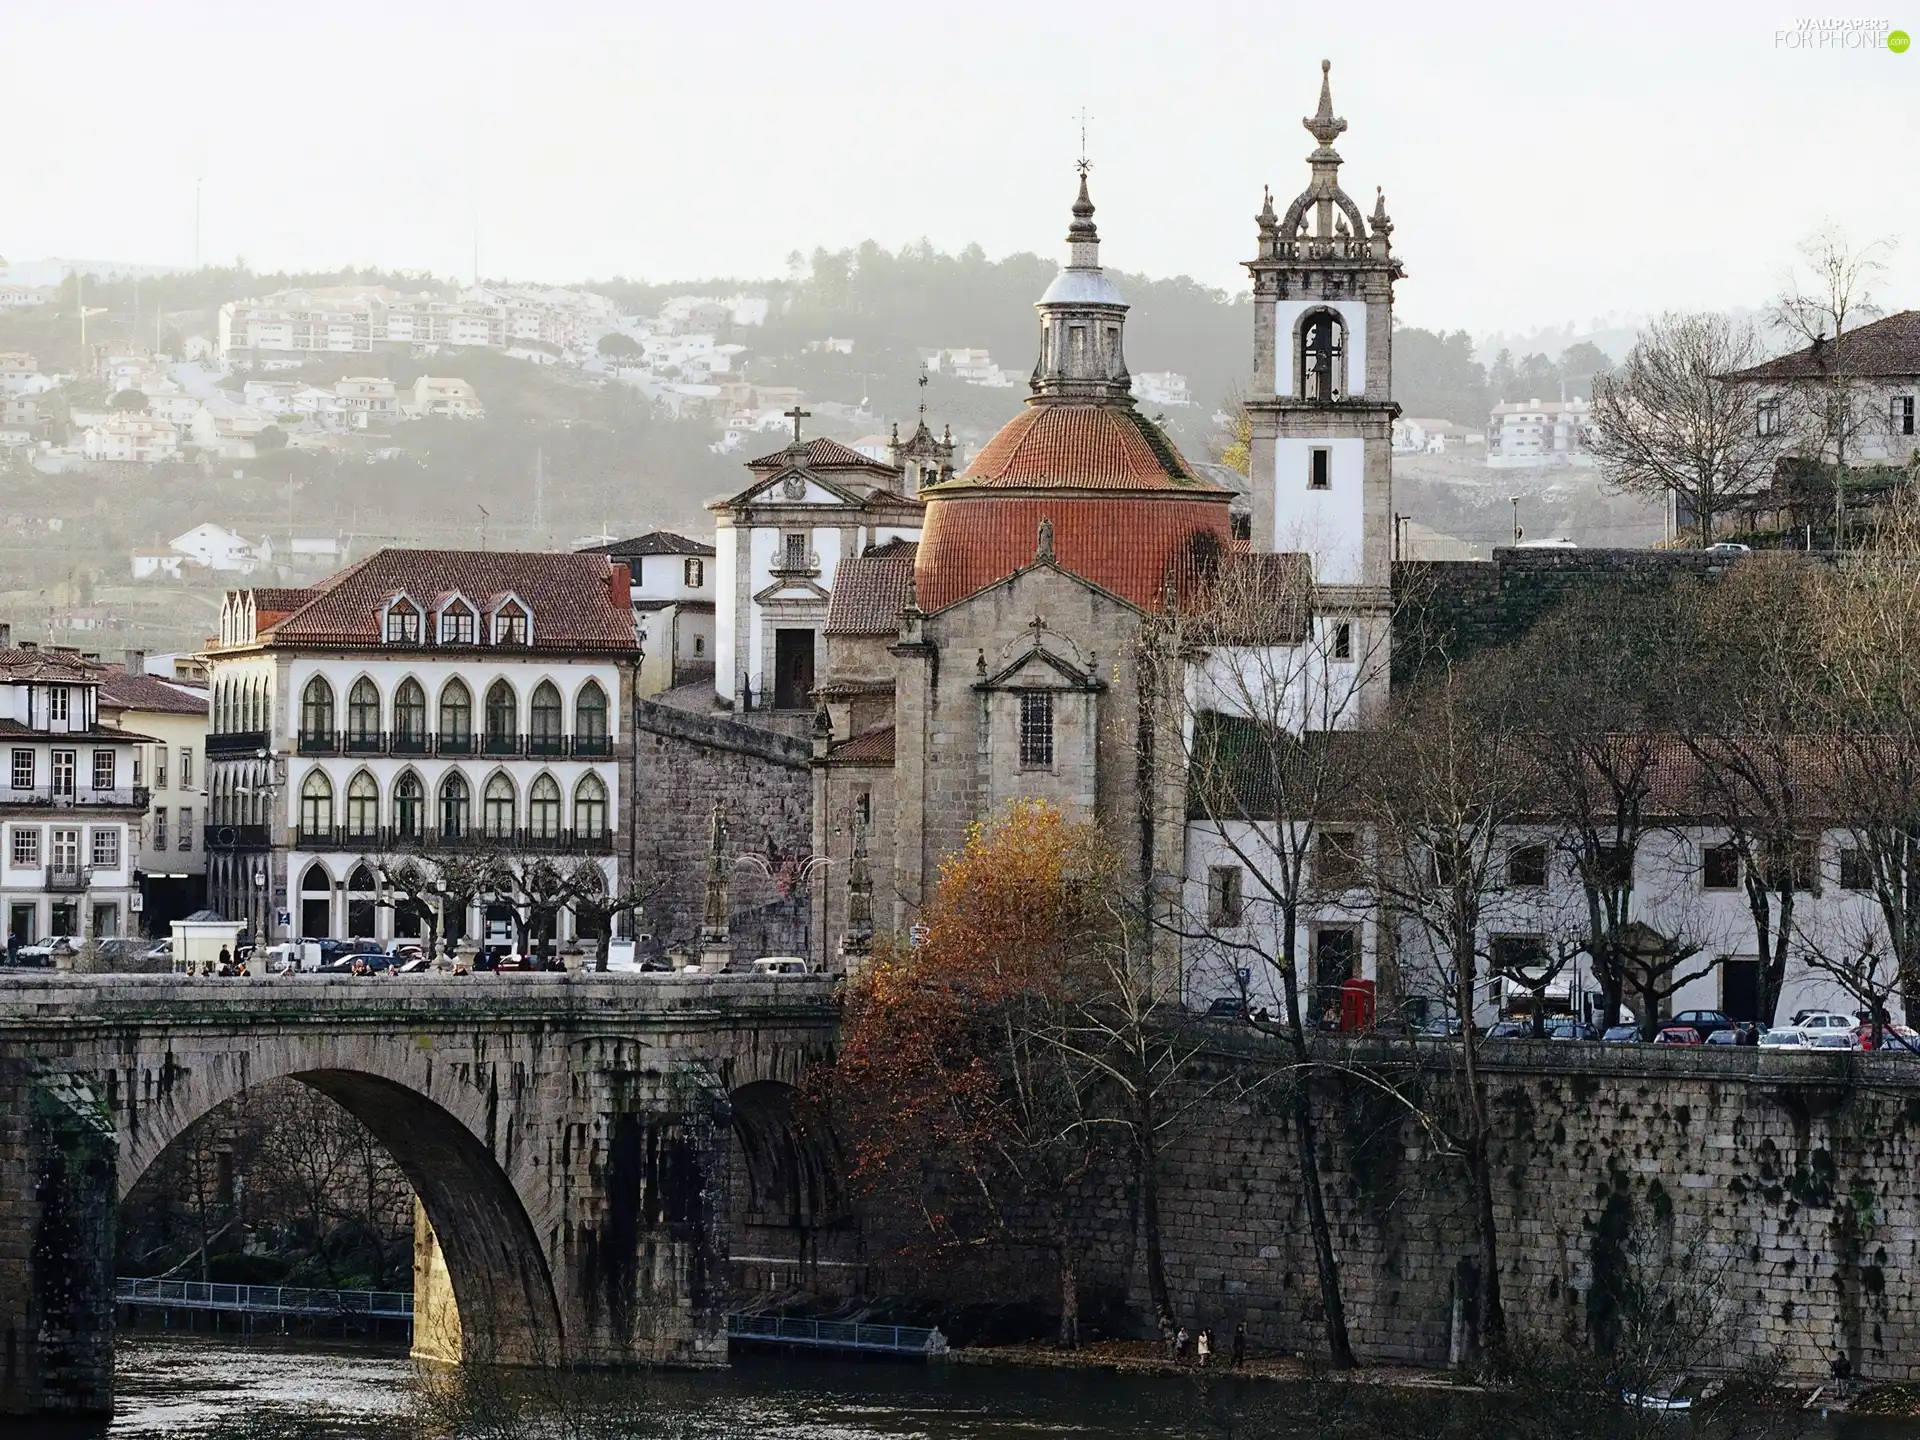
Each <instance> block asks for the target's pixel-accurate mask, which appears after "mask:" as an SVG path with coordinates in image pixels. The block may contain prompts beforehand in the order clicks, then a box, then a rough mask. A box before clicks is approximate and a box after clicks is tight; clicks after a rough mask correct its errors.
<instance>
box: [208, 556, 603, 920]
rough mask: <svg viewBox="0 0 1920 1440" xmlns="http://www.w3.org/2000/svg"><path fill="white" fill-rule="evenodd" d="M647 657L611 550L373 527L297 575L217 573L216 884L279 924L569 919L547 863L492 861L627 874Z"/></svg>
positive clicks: (211, 797)
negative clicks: (325, 563)
mask: <svg viewBox="0 0 1920 1440" xmlns="http://www.w3.org/2000/svg"><path fill="white" fill-rule="evenodd" d="M636 660H637V651H636V646H635V643H634V629H633V612H632V605H631V598H630V593H629V582H628V573H627V570H626V567H625V566H623V565H621V564H619V563H617V562H616V561H613V560H612V559H610V558H609V557H608V556H605V555H596V554H578V555H553V554H514V553H489V552H472V551H437V550H383V551H380V552H379V553H378V554H376V555H373V556H372V557H370V558H369V559H367V560H365V561H362V562H361V563H360V564H359V565H356V566H354V567H353V568H351V569H349V570H346V571H344V572H342V573H341V574H339V575H336V576H334V577H332V578H330V579H328V580H326V581H324V582H322V583H321V584H319V585H316V586H314V587H313V588H311V589H308V590H268V589H259V590H236V591H231V592H229V593H228V595H227V597H226V600H225V602H224V604H223V606H222V610H221V621H220V635H219V638H218V642H217V643H216V644H213V645H210V646H209V648H208V652H207V661H208V666H209V671H210V688H209V697H210V706H211V715H210V725H209V735H208V739H207V784H208V794H207V816H208V823H207V832H206V847H207V858H208V903H209V904H210V905H212V906H213V907H214V908H216V909H218V910H220V911H221V913H223V914H225V915H228V916H230V917H232V918H235V919H239V920H244V921H246V922H247V923H248V925H249V927H250V928H251V929H252V930H253V931H254V933H255V934H259V935H264V936H265V937H266V938H268V939H276V940H277V939H282V938H290V937H294V936H298V937H303V938H320V937H323V936H335V937H340V938H370V939H388V938H392V937H395V936H406V935H420V934H425V933H437V934H439V935H441V936H442V937H445V938H452V939H465V940H468V941H473V942H481V941H492V942H495V943H502V944H515V943H518V942H520V941H525V940H533V941H536V942H537V941H542V940H553V941H560V942H564V941H566V940H569V939H572V938H574V937H575V936H576V935H578V934H579V933H580V925H579V919H578V916H577V915H576V914H575V913H574V912H573V910H572V908H571V907H570V906H569V905H567V904H566V903H565V901H564V900H562V901H561V903H559V904H553V903H549V902H550V900H551V899H552V897H553V895H554V894H555V893H556V892H555V890H554V888H553V886H552V885H551V883H548V884H547V885H545V886H544V887H537V886H536V887H522V886H518V885H516V884H515V883H503V882H511V881H512V877H515V876H521V877H524V876H526V875H527V874H529V873H530V870H531V868H532V867H534V865H535V863H536V862H539V861H545V862H548V866H547V873H548V876H549V881H550V879H551V876H552V875H554V874H557V875H559V876H561V877H562V878H565V879H567V880H569V881H570V882H573V883H576V884H578V883H584V874H583V867H589V866H590V867H595V868H597V869H598V871H599V872H600V874H601V875H602V877H603V878H604V882H605V886H606V889H607V891H609V892H612V891H615V890H617V889H618V888H619V886H620V883H621V879H622V875H623V864H622V861H623V859H624V857H625V856H626V847H625V845H624V835H625V830H626V827H625V825H624V823H623V821H622V818H621V816H622V799H623V796H624V793H625V782H624V779H623V776H624V775H625V774H626V773H627V772H626V769H625V761H626V757H627V755H628V754H629V752H630V748H631V747H630V745H629V744H628V740H627V736H626V734H625V730H624V727H623V725H622V723H621V716H622V715H623V714H624V713H625V711H626V709H627V708H628V697H630V696H631V694H632V688H631V687H632V678H633V677H632V670H633V666H634V664H635V662H636ZM409 862H412V863H411V865H409ZM489 866H492V867H493V869H492V870H491V871H490V872H489V870H488V867H489ZM501 867H505V868H504V870H503V869H502V868H501ZM483 873H491V874H492V875H493V877H494V880H493V882H492V883H489V884H484V885H481V886H478V887H477V888H476V887H475V886H474V883H473V882H474V881H475V879H476V877H479V876H481V875H482V874H483ZM423 876H424V877H426V879H427V881H428V883H426V884H422V883H420V881H421V877H423Z"/></svg>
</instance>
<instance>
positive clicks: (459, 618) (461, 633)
mask: <svg viewBox="0 0 1920 1440" xmlns="http://www.w3.org/2000/svg"><path fill="white" fill-rule="evenodd" d="M475 638H476V627H475V622H474V615H473V611H471V610H469V609H468V608H467V607H466V606H465V605H457V604H456V605H449V606H448V607H447V608H446V609H445V610H443V611H441V612H440V643H441V644H442V645H471V644H473V642H474V640H475Z"/></svg>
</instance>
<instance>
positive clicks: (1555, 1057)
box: [869, 1027, 1920, 1383]
mask: <svg viewBox="0 0 1920 1440" xmlns="http://www.w3.org/2000/svg"><path fill="white" fill-rule="evenodd" d="M1222 1037H1223V1038H1222V1041H1221V1045H1220V1050H1219V1053H1218V1054H1217V1055H1216V1056H1215V1057H1214V1058H1213V1059H1212V1060H1210V1061H1209V1065H1210V1066H1211V1067H1212V1068H1211V1069H1210V1071H1209V1073H1208V1075H1207V1077H1206V1078H1207V1080H1208V1081H1209V1083H1211V1082H1214V1081H1217V1080H1218V1079H1219V1078H1220V1077H1221V1076H1222V1075H1223V1074H1227V1073H1232V1075H1233V1083H1232V1084H1231V1085H1230V1086H1228V1087H1226V1089H1225V1090H1222V1091H1217V1092H1215V1093H1214V1094H1213V1097H1212V1098H1209V1099H1203V1100H1200V1101H1198V1102H1197V1104H1196V1107H1195V1108H1194V1109H1193V1110H1191V1111H1190V1112H1188V1113H1187V1114H1186V1115H1184V1116H1183V1117H1182V1118H1181V1121H1180V1123H1179V1124H1178V1126H1177V1127H1176V1128H1175V1134H1174V1138H1173V1140H1172V1143H1171V1146H1170V1149H1169V1151H1168V1153H1167V1155H1166V1161H1165V1165H1164V1168H1163V1171H1162V1184H1161V1211H1162V1216H1163V1240H1164V1245H1165V1252H1166V1262H1167V1267H1168V1273H1169V1280H1170V1283H1171V1286H1172V1290H1173V1293H1174V1297H1175V1305H1176V1309H1177V1311H1178V1315H1179V1319H1180V1322H1181V1323H1182V1324H1184V1325H1187V1326H1188V1327H1189V1328H1194V1327H1196V1326H1199V1327H1209V1328H1211V1329H1212V1330H1213V1331H1214V1332H1215V1334H1216V1337H1218V1336H1225V1335H1231V1334H1232V1332H1233V1329H1234V1326H1235V1325H1237V1324H1239V1323H1240V1322H1242V1321H1244V1322H1245V1323H1246V1325H1247V1330H1248V1334H1249V1337H1250V1339H1251V1340H1252V1342H1253V1344H1254V1345H1255V1346H1256V1347H1257V1348H1259V1349H1264V1350H1280V1351H1298V1350H1316V1349H1318V1348H1319V1346H1320V1344H1321V1339H1322V1332H1321V1328H1320V1312H1319V1289H1318V1284H1317V1281H1316V1279H1315V1267H1314V1261H1313V1254H1312V1248H1311V1237H1310V1235H1309V1234H1308V1230H1307V1222H1306V1217H1305V1207H1304V1204H1303V1199H1302V1195H1301V1192H1300V1187H1299V1185H1298V1182H1297V1178H1296V1177H1297V1173H1298V1166H1297V1163H1296V1160H1295V1150H1294V1145H1293V1139H1292V1135H1291V1131H1290V1127H1289V1124H1288V1120H1287V1113H1288V1100H1287V1098H1286V1094H1285V1092H1284V1090H1283V1089H1282V1088H1281V1081H1280V1079H1279V1077H1278V1072H1279V1069H1280V1065H1281V1054H1280V1051H1279V1050H1278V1048H1277V1042H1275V1048H1272V1049H1268V1048H1267V1047H1268V1042H1267V1041H1266V1040H1265V1039H1264V1038H1263V1037H1258V1036H1253V1035H1239V1034H1236V1033H1234V1032H1232V1031H1230V1030H1228V1029H1226V1028H1224V1027H1223V1031H1222ZM1332 1048H1333V1049H1335V1050H1337V1051H1338V1053H1331V1054H1329V1055H1328V1056H1327V1057H1326V1058H1328V1059H1329V1060H1334V1061H1337V1062H1347V1061H1356V1060H1365V1061H1368V1062H1370V1063H1373V1064H1376V1065H1377V1066H1378V1067H1379V1069H1378V1073H1380V1074H1382V1075H1384V1076H1387V1077H1388V1078H1391V1079H1393V1080H1394V1081H1395V1082H1396V1083H1399V1084H1402V1085H1404V1086H1406V1087H1408V1089H1409V1091H1410V1093H1411V1094H1413V1095H1414V1096H1415V1097H1417V1099H1418V1100H1419V1102H1420V1104H1421V1105H1422V1106H1423V1107H1425V1108H1426V1109H1427V1110H1429V1111H1444V1109H1445V1108H1446V1106H1447V1104H1448V1103H1449V1097H1450V1096H1451V1095H1452V1094H1453V1080H1452V1071H1451V1069H1450V1068H1449V1067H1450V1066H1451V1065H1453V1064H1455V1063H1457V1061H1456V1059H1455V1058H1454V1057H1455V1055H1456V1054H1457V1052H1455V1051H1454V1050H1453V1049H1452V1047H1449V1046H1436V1045H1424V1044H1423V1045H1422V1046H1421V1047H1420V1048H1419V1051H1418V1054H1419V1056H1420V1059H1419V1060H1418V1061H1417V1062H1416V1061H1413V1060H1411V1059H1410V1057H1411V1056H1413V1055H1414V1054H1415V1053H1416V1052H1414V1051H1412V1050H1409V1049H1408V1048H1406V1047H1404V1046H1402V1047H1399V1048H1397V1049H1396V1048H1395V1047H1390V1046H1385V1045H1381V1046H1377V1047H1373V1048H1372V1049H1370V1050H1367V1051H1360V1050H1358V1049H1355V1048H1351V1047H1347V1046H1342V1045H1338V1044H1337V1042H1336V1045H1335V1046H1334V1047H1332ZM1262 1052H1264V1055H1263V1053H1262ZM1487 1060H1488V1066H1489V1070H1490V1078H1489V1082H1488V1083H1489V1092H1490V1096H1491V1101H1492V1110H1493V1114H1494V1116H1495V1122H1496V1128H1497V1131H1498V1138H1497V1142H1496V1145H1495V1151H1494V1158H1495V1174H1496V1182H1495V1206H1496V1210H1497V1213H1498V1216H1499V1225H1500V1234H1501V1244H1502V1250H1501V1286H1502V1292H1503V1295H1504V1299H1505V1302H1506V1308H1507V1315H1508V1319H1509V1327H1510V1329H1511V1331H1512V1333H1513V1334H1514V1336H1515V1337H1516V1338H1517V1339H1519V1340H1520V1341H1521V1342H1522V1343H1523V1344H1524V1343H1528V1342H1533V1343H1555V1344H1558V1343H1569V1342H1571V1343H1583V1342H1584V1341H1585V1340H1586V1339H1587V1337H1588V1336H1589V1335H1590V1333H1591V1331H1592V1327H1593V1326H1594V1324H1595V1323H1596V1321H1599V1322H1601V1323H1604V1319H1605V1312H1606V1307H1607V1299H1606V1291H1605V1289H1604V1287H1603V1288H1602V1291H1601V1293H1600V1294H1598V1295H1596V1293H1595V1277H1596V1273H1598V1274H1600V1275H1603V1276H1604V1275H1606V1274H1608V1273H1610V1272H1611V1273H1615V1274H1618V1273H1620V1267H1622V1266H1623V1265H1625V1264H1627V1263H1628V1262H1629V1261H1630V1260H1631V1259H1633V1258H1634V1254H1633V1253H1630V1252H1635V1253H1638V1255H1639V1258H1640V1259H1642V1260H1643V1261H1645V1262H1648V1263H1653V1264H1658V1263H1659V1262H1660V1261H1661V1259H1662V1256H1663V1255H1664V1254H1666V1253H1668V1252H1667V1251H1665V1250H1663V1249H1662V1248H1661V1247H1670V1254H1671V1256H1673V1257H1684V1258H1690V1259H1691V1261H1692V1262H1693V1263H1694V1265H1695V1266H1696V1267H1697V1272H1698V1273H1699V1274H1700V1275H1702V1276H1703V1277H1705V1279H1706V1280H1707V1281H1709V1282H1710V1283H1714V1284H1717V1285H1719V1286H1720V1287H1721V1288H1722V1291H1723V1298H1722V1302H1721V1303H1722V1304H1723V1306H1724V1316H1725V1338H1726V1342H1727V1347H1726V1352H1725V1355H1724V1357H1723V1358H1724V1360H1725V1362H1726V1363H1728V1364H1737V1363H1741V1362H1761V1363H1765V1364H1768V1365H1770V1366H1772V1367H1773V1368H1775V1369H1776V1370H1777V1371H1778V1372H1779V1373H1780V1374H1781V1375H1782V1376H1784V1377H1787V1378H1789V1379H1791V1380H1794V1381H1807V1382H1817V1381H1819V1380H1823V1379H1825V1378H1827V1375H1828V1367H1829V1364H1830V1362H1831V1361H1832V1359H1833V1357H1834V1356H1835V1355H1836V1354H1839V1353H1842V1352H1845V1353H1847V1354H1848V1355H1849V1356H1850V1357H1851V1358H1852V1361H1853V1364H1854V1368H1855V1371H1856V1373H1857V1374H1859V1375H1861V1376H1862V1377H1864V1378H1866V1379H1868V1380H1873V1381H1902V1382H1907V1383H1912V1382H1915V1381H1920V1292H1916V1290H1915V1288H1914V1287H1913V1285H1912V1284H1911V1278H1910V1277H1912V1276H1913V1275H1914V1274H1915V1273H1916V1272H1920V1062H1914V1061H1912V1060H1911V1059H1900V1058H1895V1057H1890V1056H1885V1057H1883V1056H1873V1055H1844V1054H1839V1055H1816V1054H1806V1055H1793V1054H1781V1053H1778V1052H1772V1051H1768V1052H1761V1051H1757V1050H1747V1049H1742V1050H1726V1051H1718V1050H1716V1051H1710V1052H1696V1053H1687V1052H1684V1051H1667V1050H1655V1049H1652V1048H1651V1047H1642V1046H1632V1047H1625V1046H1623V1047H1604V1048H1603V1047H1600V1046H1588V1045H1582V1046H1577V1047H1576V1046H1564V1045H1558V1044H1551V1043H1542V1044H1537V1045H1536V1044H1530V1043H1524V1042H1517V1043H1516V1042H1504V1043H1502V1044H1501V1045H1499V1046H1495V1047H1491V1048H1490V1049H1489V1051H1488V1054H1487ZM1326 1073H1327V1074H1328V1075H1330V1076H1331V1077H1333V1078H1328V1079H1325V1080H1323V1081H1322V1082H1321V1083H1320V1085H1319V1087H1318V1088H1317V1091H1316V1096H1317V1101H1318V1104H1317V1109H1318V1112H1319V1115H1320V1119H1321V1125H1322V1130H1321V1135H1322V1141H1323V1144H1322V1165H1323V1167H1325V1170H1326V1174H1327V1187H1328V1192H1329V1198H1330V1202H1331V1206H1332V1210H1333V1218H1334V1224H1335V1230H1336V1245H1337V1248H1338V1251H1339V1259H1340V1268H1341V1275H1342V1280H1343V1286H1344V1298H1345V1301H1346V1306H1347V1314H1348V1323H1349V1327H1350V1330H1351V1333H1352V1340H1353V1344H1354V1347H1355V1349H1356V1351H1357V1352H1358V1353H1359V1354H1360V1356H1361V1357H1362V1359H1363V1360H1367V1361H1376V1362H1397V1363H1410V1364H1417V1365H1425V1366H1445V1365H1447V1364H1448V1363H1449V1360H1450V1342H1451V1339H1452V1334H1453V1297H1454V1287H1455V1277H1456V1275H1457V1274H1458V1273H1459V1268H1460V1263H1461V1262H1462V1261H1463V1260H1464V1259H1467V1258H1469V1257H1471V1256H1472V1255H1474V1253H1475V1245H1474V1241H1473V1238H1472V1232H1471V1214H1470V1211H1469V1207H1468V1196H1467V1187H1466V1184H1465V1180H1464V1175H1463V1172H1462V1169H1461V1165H1460V1162H1458V1161H1457V1160H1454V1159H1451V1158H1449V1157H1448V1156H1446V1155H1444V1154H1442V1153H1439V1151H1438V1147H1437V1146H1436V1144H1435V1142H1434V1140H1433V1139H1432V1137H1431V1136H1430V1135H1428V1134H1427V1133H1424V1132H1423V1130H1422V1128H1421V1126H1420V1125H1419V1124H1417V1123H1416V1122H1415V1121H1414V1120H1413V1119H1412V1118H1411V1117H1410V1115H1409V1112H1408V1111H1407V1109H1406V1108H1404V1107H1403V1106H1402V1105H1400V1104H1399V1103H1398V1102H1397V1101H1395V1100H1393V1099H1390V1098H1388V1097H1387V1096H1386V1095H1384V1094H1383V1093H1382V1092H1381V1091H1380V1090H1379V1089H1378V1088H1376V1087H1373V1086H1371V1085H1366V1084H1363V1083H1360V1082H1359V1081H1357V1080H1354V1079H1350V1078H1349V1079H1344V1080H1343V1079H1341V1078H1339V1077H1338V1072H1337V1070H1332V1069H1330V1070H1329V1071H1328V1072H1326ZM1263 1077H1266V1078H1265V1079H1264V1080H1263ZM1255 1081H1262V1083H1260V1084H1258V1085H1254V1084H1253V1082H1255ZM1249 1087H1251V1088H1249ZM1224 1095H1236V1096H1237V1098H1231V1099H1228V1098H1222V1096H1224ZM1083 1209H1084V1213H1087V1214H1088V1215H1090V1216H1093V1217H1094V1221H1093V1223H1094V1224H1095V1225H1096V1226H1097V1227H1099V1233H1098V1235H1097V1238H1096V1239H1095V1240H1094V1242H1093V1249H1094V1251H1095V1255H1094V1257H1093V1261H1092V1263H1091V1264H1089V1265H1088V1266H1086V1267H1085V1271H1084V1284H1083V1292H1082V1293H1083V1304H1084V1305H1085V1306H1086V1307H1087V1308H1088V1309H1089V1310H1090V1311H1099V1310H1104V1309H1107V1308H1108V1307H1109V1306H1110V1304H1111V1302H1112V1301H1113V1300H1114V1299H1119V1300H1121V1301H1122V1305H1123V1309H1122V1312H1121V1316H1120V1322H1121V1323H1122V1324H1123V1325H1128V1326H1131V1327H1133V1328H1135V1329H1136V1330H1137V1332H1138V1333H1140V1334H1143V1335H1144V1334H1149V1333H1151V1325H1150V1316H1151V1310H1150V1307H1149V1304H1148V1297H1147V1292H1146V1283H1145V1266H1144V1263H1143V1259H1142V1246H1141V1239H1140V1234H1139V1231H1138V1228H1137V1217H1138V1207H1137V1205H1136V1204H1135V1203H1134V1197H1133V1196H1132V1195H1131V1194H1130V1193H1129V1192H1128V1191H1127V1190H1126V1189H1124V1188H1122V1187H1115V1188H1114V1189H1113V1190H1111V1191H1109V1192H1107V1193H1102V1194H1096V1195H1092V1196H1090V1197H1088V1200H1087V1202H1086V1205H1085V1206H1084V1207H1083ZM872 1228H873V1222H871V1221H870V1222H869V1229H870V1231H871V1230H872ZM1649 1244H1650V1245H1652V1246H1653V1247H1654V1250H1653V1252H1652V1253H1648V1252H1647V1251H1646V1248H1645V1247H1646V1246H1647V1245H1649ZM869 1245H870V1247H871V1248H872V1250H873V1251H875V1252H878V1253H888V1252H889V1249H890V1245H891V1242H882V1241H881V1240H880V1239H879V1237H878V1236H877V1235H873V1234H870V1237H869ZM893 1268H894V1274H893V1275H892V1276H891V1277H890V1278H891V1281H892V1283H894V1284H895V1285H899V1286H906V1285H908V1284H910V1283H911V1282H910V1281H909V1280H908V1277H907V1274H906V1272H905V1270H904V1269H903V1268H902V1267H900V1266H899V1265H897V1264H896V1265H895V1266H894V1267H893ZM988 1272H989V1267H988V1266H986V1265H984V1264H983V1263H982V1262H981V1258H980V1257H977V1256H969V1257H968V1259H967V1261H966V1262H965V1265H964V1267H962V1273H959V1274H956V1275H954V1276H952V1277H951V1278H950V1279H948V1280H945V1281H943V1283H944V1284H945V1286H946V1288H945V1289H944V1291H943V1297H944V1298H945V1299H947V1300H948V1302H949V1303H953V1304H958V1303H964V1302H967V1301H973V1300H977V1299H980V1298H982V1289H983V1287H982V1276H983V1275H984V1274H987V1273H988ZM991 1277H992V1279H993V1281H994V1282H996V1283H997V1284H998V1285H999V1286H1000V1287H1002V1288H1000V1289H999V1291H998V1294H997V1298H1000V1299H1002V1300H1012V1299H1024V1300H1028V1301H1030V1302H1031V1303H1033V1304H1034V1305H1035V1306H1036V1307H1037V1308H1041V1309H1045V1310H1050V1309H1051V1308H1052V1307H1053V1306H1054V1305H1055V1304H1056V1303H1057V1295H1056V1293H1055V1290H1054V1269H1053V1265H1052V1263H1051V1260H1050V1258H1049V1257H1047V1256H1044V1255H1028V1256H1024V1257H1021V1256H1006V1257H1002V1258H1001V1263H999V1264H997V1265H994V1266H992V1267H991ZM993 1288H994V1287H993V1286H992V1285H988V1286H987V1287H986V1289H987V1290H988V1291H992V1290H993ZM1691 1358H1692V1360H1693V1363H1696V1364H1702V1365H1706V1364H1709V1363H1711V1362H1710V1358H1709V1357H1708V1356H1706V1355H1704V1354H1703V1355H1699V1356H1695V1357H1691Z"/></svg>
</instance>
